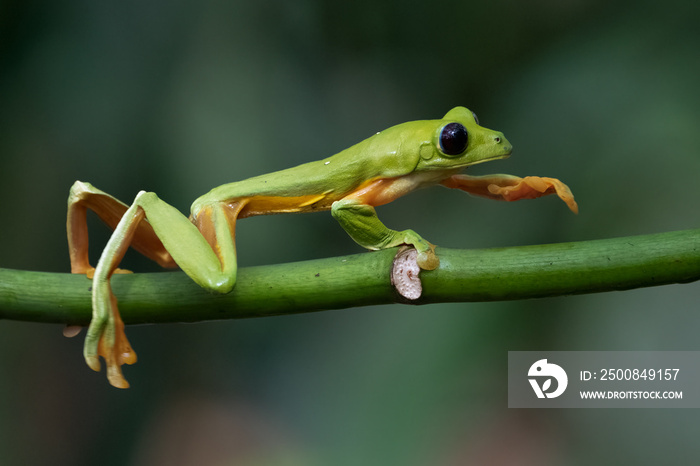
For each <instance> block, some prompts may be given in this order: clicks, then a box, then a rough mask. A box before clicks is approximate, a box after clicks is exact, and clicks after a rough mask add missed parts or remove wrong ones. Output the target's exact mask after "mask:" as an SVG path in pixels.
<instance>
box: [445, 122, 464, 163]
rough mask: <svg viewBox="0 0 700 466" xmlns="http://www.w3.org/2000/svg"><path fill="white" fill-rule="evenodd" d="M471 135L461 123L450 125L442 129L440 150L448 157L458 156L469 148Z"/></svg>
mask: <svg viewBox="0 0 700 466" xmlns="http://www.w3.org/2000/svg"><path fill="white" fill-rule="evenodd" d="M468 140H469V134H468V133H467V128H465V127H464V126H462V125H460V124H459V123H449V124H447V125H445V127H444V128H442V133H441V134H440V148H441V149H442V151H443V152H444V153H445V154H446V155H457V154H461V153H462V152H464V149H466V148H467V142H468Z"/></svg>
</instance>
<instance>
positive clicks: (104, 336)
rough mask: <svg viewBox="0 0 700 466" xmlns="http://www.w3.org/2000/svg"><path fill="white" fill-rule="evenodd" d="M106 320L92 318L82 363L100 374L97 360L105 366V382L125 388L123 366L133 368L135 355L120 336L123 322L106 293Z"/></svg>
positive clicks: (126, 384) (113, 299)
mask: <svg viewBox="0 0 700 466" xmlns="http://www.w3.org/2000/svg"><path fill="white" fill-rule="evenodd" d="M107 307H108V308H109V309H108V312H107V314H106V318H93V320H92V322H90V327H89V328H88V332H87V337H86V338H85V348H84V356H85V362H86V363H87V365H88V366H90V368H91V369H92V370H94V371H98V372H99V371H100V368H101V364H100V359H99V357H100V356H102V357H103V358H104V360H105V363H106V365H107V379H108V380H109V383H110V384H111V385H113V386H114V387H117V388H129V382H127V381H126V379H125V378H124V376H123V374H122V370H121V366H122V365H123V364H134V363H135V362H136V353H135V352H134V350H133V349H132V348H131V345H130V344H129V340H127V338H126V334H125V333H124V322H123V321H122V319H121V316H120V315H119V311H118V309H117V300H116V298H115V297H114V295H113V294H112V292H111V290H109V298H108V306H107Z"/></svg>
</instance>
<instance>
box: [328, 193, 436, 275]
mask: <svg viewBox="0 0 700 466" xmlns="http://www.w3.org/2000/svg"><path fill="white" fill-rule="evenodd" d="M331 214H333V217H334V218H335V219H336V220H337V221H338V223H340V225H341V226H342V227H343V229H344V230H345V231H346V232H347V233H348V234H349V235H350V237H351V238H352V239H353V240H355V242H356V243H358V244H359V245H360V246H362V247H365V248H367V249H371V250H378V249H386V248H392V247H395V246H401V245H403V244H407V245H410V246H413V247H414V248H416V251H417V252H418V258H417V263H418V266H419V267H420V268H421V269H424V270H433V269H436V268H437V267H438V266H439V265H440V259H438V257H437V255H436V254H435V246H434V245H432V244H430V243H429V242H427V241H426V240H424V239H423V238H421V236H420V235H418V233H416V232H415V231H413V230H403V231H396V230H391V229H389V228H387V227H386V226H385V225H384V224H383V223H382V222H381V221H380V220H379V218H378V217H377V212H376V211H375V210H374V207H372V206H371V205H368V204H363V203H362V202H361V201H359V200H358V199H353V198H349V199H341V200H339V201H336V202H334V203H333V205H332V207H331Z"/></svg>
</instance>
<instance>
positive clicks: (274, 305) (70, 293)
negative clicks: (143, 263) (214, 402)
mask: <svg viewBox="0 0 700 466" xmlns="http://www.w3.org/2000/svg"><path fill="white" fill-rule="evenodd" d="M436 252H437V254H438V255H439V257H440V268H439V269H437V270H433V271H422V272H421V275H420V277H421V280H422V283H423V295H422V296H421V298H420V299H418V300H417V301H415V303H416V304H425V303H437V302H457V301H460V302H467V301H497V300H513V299H525V298H538V297H546V296H559V295H565V294H580V293H597V292H602V291H613V290H627V289H632V288H639V287H646V286H656V285H665V284H670V283H685V282H690V281H694V280H698V279H700V230H686V231H678V232H669V233H661V234H655V235H645V236H634V237H625V238H613V239H606V240H597V241H583V242H577V243H559V244H547V245H539V246H524V247H512V248H498V249H482V250H456V249H444V248H438V249H437V250H436ZM395 254H396V250H395V249H389V250H385V251H378V252H371V253H362V254H356V255H353V256H346V257H335V258H328V259H319V260H313V261H304V262H295V263H290V264H279V265H271V266H261V267H249V268H244V269H241V270H240V271H239V275H238V282H237V284H236V287H235V289H234V291H233V292H231V293H230V294H228V295H214V294H209V293H207V292H206V291H204V290H202V289H201V288H199V287H198V286H197V285H196V284H194V283H193V282H192V281H191V280H190V279H189V278H188V277H187V276H186V275H184V274H183V273H182V272H167V273H155V274H133V275H131V274H130V275H115V276H113V277H112V281H113V288H114V292H115V294H116V296H117V298H118V299H119V308H120V310H121V313H122V317H123V319H124V322H125V323H127V324H135V323H158V322H193V321H202V320H214V319H236V318H245V317H262V316H271V315H280V314H295V313H302V312H313V311H321V310H328V309H343V308H349V307H357V306H367V305H376V304H388V303H392V302H405V300H404V299H402V298H400V297H397V296H398V295H397V294H396V292H395V290H394V289H393V287H392V285H391V277H390V271H391V266H392V261H393V259H394V255H395ZM90 287H91V282H90V281H89V280H88V279H86V278H85V277H84V276H82V275H70V274H57V273H44V272H26V271H18V270H8V269H0V318H2V319H14V320H25V321H35V322H58V323H66V324H80V325H85V324H87V323H88V322H89V319H90V315H91V310H90Z"/></svg>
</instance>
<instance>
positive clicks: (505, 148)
mask: <svg viewBox="0 0 700 466" xmlns="http://www.w3.org/2000/svg"><path fill="white" fill-rule="evenodd" d="M491 137H492V138H493V139H492V140H493V142H494V144H496V145H497V146H499V149H500V150H501V151H502V152H503V154H504V155H510V153H511V152H513V145H512V144H511V143H510V142H508V139H506V137H505V136H504V135H503V133H500V132H497V133H495V134H494V135H493V136H491Z"/></svg>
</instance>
